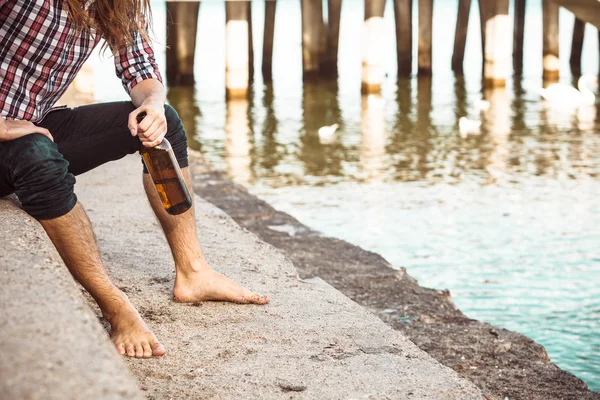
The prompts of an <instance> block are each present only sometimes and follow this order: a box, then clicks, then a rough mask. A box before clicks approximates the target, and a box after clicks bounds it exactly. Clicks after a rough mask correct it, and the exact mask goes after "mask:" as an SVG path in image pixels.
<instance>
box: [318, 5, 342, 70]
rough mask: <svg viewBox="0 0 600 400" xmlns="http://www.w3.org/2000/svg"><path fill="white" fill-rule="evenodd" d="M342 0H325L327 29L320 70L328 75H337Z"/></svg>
mask: <svg viewBox="0 0 600 400" xmlns="http://www.w3.org/2000/svg"><path fill="white" fill-rule="evenodd" d="M341 16H342V0H327V29H326V43H325V49H326V50H325V51H324V52H323V59H322V60H321V71H322V72H323V73H324V74H325V75H327V76H330V77H334V76H337V71H338V68H337V62H338V49H339V43H340V19H341Z"/></svg>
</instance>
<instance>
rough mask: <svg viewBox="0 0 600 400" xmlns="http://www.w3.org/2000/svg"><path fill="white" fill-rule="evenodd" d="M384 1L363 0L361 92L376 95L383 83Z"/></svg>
mask: <svg viewBox="0 0 600 400" xmlns="http://www.w3.org/2000/svg"><path fill="white" fill-rule="evenodd" d="M384 9H385V0H365V24H364V31H363V35H365V50H364V53H363V60H362V86H361V88H362V92H363V93H376V92H379V91H380V90H381V82H382V81H383V66H382V64H383V46H382V43H383V37H384V33H385V31H384V21H383V12H384Z"/></svg>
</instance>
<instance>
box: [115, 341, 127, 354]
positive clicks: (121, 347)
mask: <svg viewBox="0 0 600 400" xmlns="http://www.w3.org/2000/svg"><path fill="white" fill-rule="evenodd" d="M115 347H116V348H117V352H118V353H119V354H120V355H122V356H124V355H125V345H124V344H123V343H119V344H116V343H115Z"/></svg>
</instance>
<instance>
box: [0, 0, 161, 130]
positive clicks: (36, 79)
mask: <svg viewBox="0 0 600 400" xmlns="http://www.w3.org/2000/svg"><path fill="white" fill-rule="evenodd" d="M62 2H63V0H0V116H2V117H3V118H5V119H20V120H29V121H33V122H39V121H41V120H42V119H43V118H44V117H45V116H46V114H47V113H48V112H50V111H51V110H52V106H53V105H54V104H55V103H56V102H57V100H58V99H59V98H60V97H61V96H62V94H63V93H64V92H65V91H66V90H67V87H68V86H69V84H70V83H71V82H72V81H73V79H75V75H77V72H78V71H79V70H80V69H81V67H82V65H83V63H84V62H85V60H87V58H88V57H89V56H90V54H91V53H92V51H93V50H94V47H95V46H96V45H97V44H98V42H100V39H101V35H97V34H96V32H94V31H93V35H90V34H89V33H88V32H87V31H86V30H83V32H81V33H78V32H77V31H76V30H75V26H74V24H73V23H72V22H71V21H70V20H69V19H68V18H67V11H66V9H65V8H63V5H62ZM92 3H93V2H92V1H88V3H87V4H86V5H87V6H88V7H89V8H88V13H89V15H90V16H91V17H92V18H93V17H94V14H95V7H94V5H93V4H92ZM90 5H91V6H90ZM114 60H115V71H116V74H117V76H118V77H119V78H120V79H121V81H122V83H123V87H124V88H125V91H127V93H129V92H130V91H131V89H132V88H133V87H134V86H135V85H136V84H138V83H139V82H141V81H143V80H144V79H150V78H154V79H158V80H159V81H160V82H161V83H162V78H161V76H160V73H159V71H158V66H157V65H156V62H155V60H154V52H153V51H152V48H151V47H150V44H149V43H148V42H147V41H146V40H144V39H143V37H142V36H141V35H140V34H139V33H136V34H135V42H134V43H133V45H131V46H123V47H122V48H121V49H120V51H119V54H117V55H115V57H114Z"/></svg>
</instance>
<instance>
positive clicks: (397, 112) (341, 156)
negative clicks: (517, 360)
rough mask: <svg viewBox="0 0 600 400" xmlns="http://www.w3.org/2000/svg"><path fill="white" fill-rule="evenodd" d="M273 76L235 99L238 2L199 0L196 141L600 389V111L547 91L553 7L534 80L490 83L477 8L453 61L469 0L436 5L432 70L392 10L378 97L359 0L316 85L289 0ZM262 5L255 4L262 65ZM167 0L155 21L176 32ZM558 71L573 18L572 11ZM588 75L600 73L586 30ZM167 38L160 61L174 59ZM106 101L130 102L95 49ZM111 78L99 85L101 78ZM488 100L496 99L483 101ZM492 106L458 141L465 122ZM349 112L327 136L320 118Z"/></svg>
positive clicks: (309, 216) (529, 51)
mask: <svg viewBox="0 0 600 400" xmlns="http://www.w3.org/2000/svg"><path fill="white" fill-rule="evenodd" d="M277 7H278V14H277V25H276V35H275V37H276V39H275V50H274V79H273V83H272V84H269V85H265V84H264V83H263V82H262V80H261V77H260V74H259V73H258V74H257V76H256V78H255V81H254V85H253V88H252V93H251V96H250V99H249V100H248V101H246V100H244V101H235V102H229V103H226V102H225V101H224V98H225V92H224V79H225V77H224V71H225V62H224V56H225V52H224V40H225V38H224V19H225V17H224V7H223V4H222V3H217V2H203V3H202V5H201V11H200V14H201V15H200V24H199V32H198V48H197V57H196V59H197V60H196V72H197V83H196V86H195V87H194V88H172V89H170V90H169V101H170V103H171V104H173V105H174V106H175V107H176V108H177V109H178V111H179V113H180V115H181V117H182V118H183V119H184V122H185V125H186V128H187V130H188V135H189V136H190V142H191V145H192V147H194V148H196V149H198V150H201V151H202V152H203V153H204V154H205V155H206V156H207V158H208V159H209V160H210V161H211V162H213V163H214V164H215V166H216V167H217V168H220V169H222V170H224V171H227V172H228V174H229V176H230V177H231V178H232V179H234V180H235V181H237V182H239V183H241V184H243V185H245V186H246V187H247V188H248V189H249V190H250V191H251V192H252V193H254V194H257V195H258V196H260V197H261V198H263V199H265V200H267V201H268V202H269V203H271V204H273V205H274V206H275V207H276V208H278V209H280V210H283V211H285V212H288V213H290V214H292V215H294V216H295V217H297V218H298V219H299V220H300V221H302V222H304V223H305V224H307V225H309V226H311V227H313V228H316V229H318V230H321V231H322V232H324V233H325V234H327V235H331V236H335V237H340V238H343V239H346V240H348V241H350V242H352V243H354V244H356V245H359V246H361V247H363V248H365V249H369V250H372V251H375V252H378V253H380V254H382V255H383V256H384V257H386V258H387V259H388V260H389V261H390V262H391V263H392V264H393V265H394V266H395V267H401V266H403V267H406V268H407V269H408V271H409V272H410V273H411V275H413V276H415V277H416V278H417V279H418V280H419V282H420V283H421V284H422V285H424V286H429V287H434V288H437V289H445V288H448V289H450V291H451V292H452V295H453V298H454V300H455V302H456V303H457V305H458V306H459V307H460V308H461V310H463V312H465V314H467V315H468V316H469V317H471V318H476V319H480V320H484V321H488V322H490V323H492V324H494V325H497V326H501V327H505V328H508V329H511V330H515V331H518V332H521V333H523V334H525V335H527V336H529V337H531V338H533V339H534V340H536V341H537V342H539V343H541V344H543V345H544V346H545V347H546V349H547V351H548V353H549V355H550V357H551V358H552V360H553V361H554V362H556V363H557V364H558V365H559V366H561V367H562V368H564V369H566V370H568V371H571V372H573V373H575V374H576V375H577V376H579V377H581V378H582V379H584V380H586V381H587V382H588V384H589V385H590V387H591V388H592V389H593V390H600V334H598V331H599V330H600V247H599V244H600V206H599V200H598V199H599V198H600V158H599V156H598V154H600V134H599V133H600V130H599V127H600V125H599V123H598V118H597V114H598V111H599V109H598V107H596V106H594V107H589V108H585V109H580V110H579V111H577V112H570V111H568V110H557V109H552V108H548V107H547V106H546V105H545V104H544V103H542V102H540V99H539V89H540V88H541V87H542V80H541V56H540V53H541V23H540V21H541V14H540V9H539V6H538V5H536V4H532V5H529V4H528V9H527V11H528V20H527V24H526V43H525V54H526V56H525V70H524V77H523V78H522V79H519V80H511V81H509V83H508V86H507V88H506V89H500V90H493V91H484V92H482V90H481V84H480V80H481V73H480V69H481V68H480V66H481V52H480V41H479V37H478V35H479V28H478V12H477V9H476V6H474V7H473V9H472V20H471V24H470V30H469V36H468V44H467V52H466V63H465V75H466V78H465V79H458V78H455V77H454V75H453V74H452V73H451V71H450V68H449V66H450V58H451V52H452V43H453V37H454V22H455V13H456V0H453V1H444V0H440V1H439V2H436V7H437V8H436V10H435V15H434V21H435V22H436V24H435V27H434V76H433V77H432V78H421V79H416V78H413V79H407V80H400V81H397V79H396V66H395V53H394V49H395V43H394V40H395V39H394V34H393V32H394V26H393V13H392V10H391V8H390V4H388V9H387V10H386V14H387V16H386V20H387V22H388V29H387V38H386V41H385V42H384V43H382V46H384V48H385V49H386V52H385V53H386V59H385V70H386V73H387V77H386V80H385V82H384V85H383V88H382V93H381V96H361V94H360V73H361V71H360V67H361V62H360V55H361V46H360V43H361V24H362V15H363V11H362V7H363V3H362V1H357V0H348V1H346V2H344V8H343V11H342V13H343V15H342V26H341V32H342V35H341V42H340V64H339V69H340V77H339V79H338V80H337V81H328V82H327V81H323V82H316V83H311V84H304V85H303V83H302V71H301V52H300V41H301V36H300V13H299V11H300V10H299V8H300V7H299V1H280V2H278V6H277ZM263 12H264V11H263V5H262V3H255V4H253V13H254V16H255V18H256V19H255V23H254V37H255V39H257V40H255V46H257V47H256V49H255V52H256V54H257V60H256V61H257V68H256V69H257V71H260V57H259V55H260V54H261V48H260V43H259V42H260V40H258V38H261V37H262V31H261V22H262V15H263ZM164 21H165V10H164V5H162V4H158V3H157V4H156V5H155V31H156V37H157V38H158V40H159V42H162V43H164V42H165V26H164ZM561 24H562V25H561V29H562V31H561V46H562V47H561V48H562V54H563V59H562V61H561V63H562V64H561V68H562V77H563V81H564V82H565V83H571V79H572V78H571V76H570V74H569V70H568V57H567V56H565V55H568V50H569V49H570V37H569V33H570V32H572V25H573V17H572V16H571V15H570V14H569V13H568V12H562V13H561ZM586 35H587V38H586V41H585V43H584V52H583V53H584V55H583V72H584V73H585V72H587V73H596V72H597V70H598V42H597V40H598V39H597V31H595V30H593V29H592V28H590V27H588V29H587V32H586ZM164 57H165V56H164V49H162V50H161V48H160V47H159V51H158V54H157V59H158V61H159V63H160V65H161V66H164V65H165V63H164ZM98 64H99V67H98V72H97V73H98V74H100V75H102V80H101V82H102V85H97V86H96V93H97V97H98V99H99V100H102V101H104V100H113V99H122V98H123V91H122V89H120V87H119V83H118V81H116V80H115V79H114V78H111V77H110V75H111V74H112V69H111V67H110V62H107V61H104V62H99V63H98ZM99 81H100V80H99ZM482 98H483V99H486V100H488V101H489V102H490V103H491V107H490V109H489V110H487V111H480V110H478V109H477V102H478V101H479V100H480V99H482ZM462 116H467V117H469V118H471V119H474V120H477V119H481V121H482V127H481V133H480V134H479V135H470V136H468V137H466V138H462V137H461V136H460V135H459V134H458V119H459V118H460V117H462ZM333 123H338V124H339V125H340V129H339V130H338V131H337V132H336V135H335V136H334V137H333V138H332V139H331V140H330V141H326V142H325V141H323V140H321V139H320V138H319V135H318V134H317V130H318V128H319V127H321V126H324V125H331V124H333Z"/></svg>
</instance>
